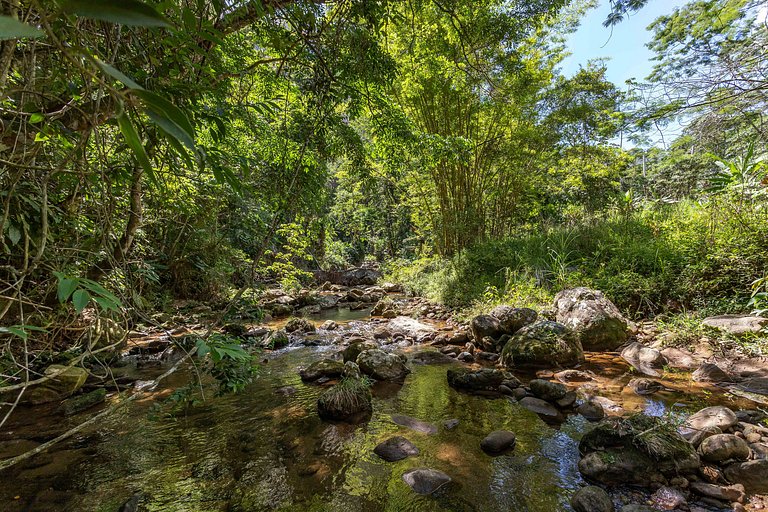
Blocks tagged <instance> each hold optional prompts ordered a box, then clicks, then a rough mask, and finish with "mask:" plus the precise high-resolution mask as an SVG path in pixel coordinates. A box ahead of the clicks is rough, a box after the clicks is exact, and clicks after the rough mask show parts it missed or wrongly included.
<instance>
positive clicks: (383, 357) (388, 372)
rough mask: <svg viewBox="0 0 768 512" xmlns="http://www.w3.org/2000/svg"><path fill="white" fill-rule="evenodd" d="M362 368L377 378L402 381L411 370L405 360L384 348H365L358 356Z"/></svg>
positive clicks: (367, 373)
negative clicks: (385, 350)
mask: <svg viewBox="0 0 768 512" xmlns="http://www.w3.org/2000/svg"><path fill="white" fill-rule="evenodd" d="M357 365H358V366H359V367H360V370H361V371H362V372H363V373H364V374H366V375H368V376H369V377H371V378H373V379H376V380H387V381H401V380H403V379H405V376H406V375H408V374H409V373H410V372H411V371H410V370H409V369H408V367H407V366H406V365H405V363H404V362H403V360H402V359H401V358H400V357H398V356H396V355H394V354H388V353H387V352H384V351H383V350H379V349H374V350H365V351H363V352H361V353H360V355H359V356H357Z"/></svg>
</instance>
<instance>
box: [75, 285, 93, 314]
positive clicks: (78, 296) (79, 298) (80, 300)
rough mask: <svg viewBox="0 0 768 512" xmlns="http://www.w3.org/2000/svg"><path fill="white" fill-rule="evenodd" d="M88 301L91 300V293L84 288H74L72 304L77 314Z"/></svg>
mask: <svg viewBox="0 0 768 512" xmlns="http://www.w3.org/2000/svg"><path fill="white" fill-rule="evenodd" d="M89 302H91V294H90V293H88V292H87V291H85V290H75V293H73V294H72V304H74V306H75V311H77V312H78V314H79V313H82V312H83V310H84V309H85V306H87V305H88V303H89Z"/></svg>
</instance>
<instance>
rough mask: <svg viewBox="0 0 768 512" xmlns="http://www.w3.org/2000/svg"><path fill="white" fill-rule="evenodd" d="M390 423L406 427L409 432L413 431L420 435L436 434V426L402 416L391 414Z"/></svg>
mask: <svg viewBox="0 0 768 512" xmlns="http://www.w3.org/2000/svg"><path fill="white" fill-rule="evenodd" d="M392 421H393V422H394V423H395V424H397V425H400V426H401V427H406V428H409V429H411V430H415V431H416V432H421V433H422V434H429V435H432V434H437V426H435V425H433V424H432V423H427V422H426V421H421V420H417V419H416V418H411V417H410V416H405V415H403V414H393V415H392Z"/></svg>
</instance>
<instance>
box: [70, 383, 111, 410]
mask: <svg viewBox="0 0 768 512" xmlns="http://www.w3.org/2000/svg"><path fill="white" fill-rule="evenodd" d="M106 399H107V390H106V389H104V388H99V389H94V390H93V391H91V392H90V393H85V394H83V395H79V396H73V397H72V398H68V399H67V400H64V402H63V403H62V404H61V412H63V413H64V415H65V416H72V415H73V414H77V413H79V412H82V411H85V410H87V409H90V408H91V407H95V406H96V405H99V404H101V403H104V401H105V400H106Z"/></svg>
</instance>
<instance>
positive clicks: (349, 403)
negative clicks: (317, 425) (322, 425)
mask: <svg viewBox="0 0 768 512" xmlns="http://www.w3.org/2000/svg"><path fill="white" fill-rule="evenodd" d="M370 387H371V381H370V380H368V379H367V378H360V379H357V378H343V379H342V380H341V381H340V382H339V383H338V384H336V385H335V386H333V387H332V388H330V389H328V390H327V391H325V392H323V394H322V395H320V398H318V400H317V412H318V414H319V415H320V417H321V418H322V419H324V420H335V421H349V420H355V419H357V418H360V417H364V416H366V415H368V414H370V413H371V412H373V406H372V404H371V390H370Z"/></svg>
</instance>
